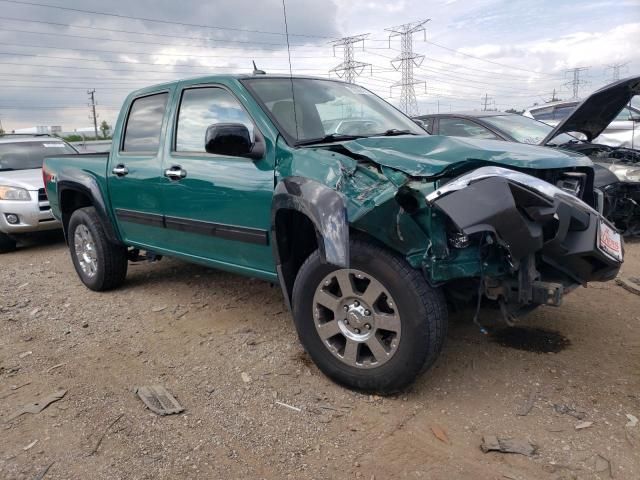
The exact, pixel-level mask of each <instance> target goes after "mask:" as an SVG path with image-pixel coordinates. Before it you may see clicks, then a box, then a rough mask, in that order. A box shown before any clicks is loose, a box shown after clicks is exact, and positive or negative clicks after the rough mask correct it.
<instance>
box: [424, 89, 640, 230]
mask: <svg viewBox="0 0 640 480" xmlns="http://www.w3.org/2000/svg"><path fill="white" fill-rule="evenodd" d="M638 93H640V77H632V78H628V79H625V80H621V81H619V82H616V83H613V84H611V85H608V86H606V87H603V88H601V89H600V90H598V91H596V92H595V93H593V94H592V95H591V96H589V97H588V98H587V99H585V100H584V101H583V102H582V103H579V104H578V105H577V106H574V107H572V109H573V111H572V113H571V114H570V115H568V116H566V117H565V118H564V119H563V120H562V121H560V123H558V124H557V125H556V126H555V127H552V126H550V125H547V124H546V123H543V122H541V121H538V120H534V119H533V118H529V117H526V116H523V115H518V114H512V113H505V112H491V111H476V112H457V113H441V114H440V113H439V114H430V115H422V116H419V117H417V119H418V120H420V121H421V122H422V123H423V124H424V128H425V129H426V130H427V132H429V133H431V134H433V135H444V136H451V137H470V138H483V139H492V140H504V141H507V142H518V143H527V144H533V145H542V146H547V147H555V148H562V149H566V150H572V151H574V152H578V153H582V154H584V155H587V156H589V157H590V158H591V160H592V161H593V162H594V169H595V178H594V186H595V188H596V193H597V195H598V196H599V197H600V201H599V208H600V210H601V213H603V214H604V215H605V216H606V217H607V218H609V219H610V220H611V221H612V222H614V223H615V225H616V226H617V227H618V228H619V229H620V230H621V231H622V232H623V233H624V234H626V235H640V150H638V149H633V148H626V147H612V146H610V145H603V144H599V143H595V142H593V143H592V141H593V139H595V138H597V137H599V136H600V135H601V134H602V132H603V131H604V130H605V129H606V128H607V126H608V125H610V124H611V123H612V121H614V120H615V119H616V118H617V117H618V116H619V115H620V112H621V111H623V110H624V109H627V108H628V107H627V105H628V104H629V102H630V100H631V98H633V97H634V96H635V95H637V94H638ZM638 130H640V124H638ZM565 187H570V186H569V185H565Z"/></svg>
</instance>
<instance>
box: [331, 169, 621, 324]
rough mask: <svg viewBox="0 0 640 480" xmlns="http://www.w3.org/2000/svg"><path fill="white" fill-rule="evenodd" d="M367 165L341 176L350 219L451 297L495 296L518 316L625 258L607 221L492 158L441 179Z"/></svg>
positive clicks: (556, 300) (608, 272)
mask: <svg viewBox="0 0 640 480" xmlns="http://www.w3.org/2000/svg"><path fill="white" fill-rule="evenodd" d="M372 170H376V168H374V167H372V168H371V169H370V170H369V171H372ZM362 172H363V169H361V168H358V169H357V171H353V172H352V173H351V174H350V175H345V176H343V177H342V179H343V180H342V183H341V185H340V190H341V191H342V192H343V193H344V194H345V195H346V197H347V198H349V199H350V200H351V201H350V206H351V207H350V208H349V210H350V211H349V218H350V220H351V221H352V222H353V223H352V225H353V226H354V227H355V228H356V229H357V230H362V231H365V232H367V233H369V234H371V235H373V236H375V237H376V238H377V239H378V240H380V241H382V242H383V243H385V244H387V245H389V246H391V247H392V248H394V249H395V250H397V251H399V252H401V253H403V254H404V255H405V256H406V258H407V260H408V261H409V263H410V264H412V265H413V266H414V267H415V268H420V269H422V270H423V272H424V275H425V278H426V279H427V280H428V281H429V283H431V284H432V285H434V286H442V287H443V288H444V290H445V291H446V293H447V295H448V297H449V299H450V300H451V301H452V302H453V303H454V304H460V303H468V302H471V301H473V300H474V299H478V298H483V297H484V298H488V299H490V300H494V301H496V302H497V303H498V304H499V305H500V307H501V310H502V312H503V314H504V317H505V320H507V321H511V320H512V319H514V318H515V317H517V316H519V315H521V314H523V313H526V312H527V311H529V310H531V309H532V308H535V307H536V306H539V305H552V306H559V305H560V304H561V303H562V300H563V297H564V295H565V294H566V293H568V292H569V291H571V290H573V289H574V288H576V287H577V286H580V285H586V284H587V283H588V282H592V281H598V282H601V281H607V280H611V279H613V278H614V277H615V276H616V274H617V272H618V270H619V268H620V266H621V263H622V255H623V251H622V249H623V245H622V240H621V239H620V236H619V234H618V233H617V232H616V231H615V229H614V228H613V227H612V226H611V225H610V224H609V223H608V221H607V220H605V219H604V218H603V217H602V215H600V214H599V213H598V212H597V211H596V210H594V209H593V208H592V207H590V206H589V205H587V204H586V203H585V202H583V201H582V200H580V199H579V198H577V197H576V196H574V195H572V194H571V193H569V191H567V190H566V189H561V188H559V187H557V186H555V185H553V184H551V183H548V182H547V181H545V180H542V179H540V178H536V177H534V176H531V175H528V174H525V173H522V172H519V171H516V170H511V169H507V168H503V167H497V166H486V167H480V168H476V169H475V170H472V171H468V172H467V173H465V174H462V175H460V176H458V177H457V178H455V179H453V180H451V181H449V182H448V183H445V184H444V185H441V186H440V187H439V188H435V189H434V186H435V185H436V184H434V183H433V182H431V181H429V180H428V179H418V178H415V177H414V178H407V177H406V176H405V175H403V174H401V173H399V172H397V171H394V170H393V169H389V168H386V167H382V169H381V173H384V177H385V178H386V180H387V181H386V182H380V181H369V182H367V179H371V178H374V176H373V175H370V174H369V175H365V174H363V173H362ZM539 173H540V174H541V175H542V176H543V177H544V175H543V172H539ZM378 178H380V177H378ZM559 185H560V184H559Z"/></svg>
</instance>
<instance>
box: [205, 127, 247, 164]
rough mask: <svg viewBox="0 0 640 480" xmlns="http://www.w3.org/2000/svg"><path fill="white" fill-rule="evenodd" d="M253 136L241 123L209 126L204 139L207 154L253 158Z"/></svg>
mask: <svg viewBox="0 0 640 480" xmlns="http://www.w3.org/2000/svg"><path fill="white" fill-rule="evenodd" d="M252 147H253V145H252V144H251V135H250V134H249V129H248V128H247V127H246V125H243V124H241V123H214V124H213V125H209V127H208V128H207V133H206V134H205V137H204V149H205V151H206V152H207V153H214V154H217V155H229V156H232V157H253V155H252V153H253V152H252Z"/></svg>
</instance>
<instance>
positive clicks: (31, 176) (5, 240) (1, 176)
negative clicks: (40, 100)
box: [0, 134, 77, 253]
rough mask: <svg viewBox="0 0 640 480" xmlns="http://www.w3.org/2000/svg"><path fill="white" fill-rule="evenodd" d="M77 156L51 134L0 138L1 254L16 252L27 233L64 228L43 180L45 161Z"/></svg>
mask: <svg viewBox="0 0 640 480" xmlns="http://www.w3.org/2000/svg"><path fill="white" fill-rule="evenodd" d="M70 153H77V152H76V150H75V149H74V148H73V147H72V146H71V145H69V144H68V143H66V142H64V141H63V140H61V139H59V138H57V137H52V136H50V135H31V134H28V135H19V134H7V135H0V253H7V252H11V251H13V250H15V248H16V244H17V240H18V239H19V238H20V237H21V236H22V235H24V234H27V233H33V232H41V231H45V230H55V229H60V228H61V227H62V225H61V224H60V222H58V221H57V220H56V219H55V218H54V216H53V214H52V213H51V209H50V207H49V201H48V199H47V194H46V193H45V190H44V183H43V181H42V161H43V160H44V157H45V156H47V155H51V154H70Z"/></svg>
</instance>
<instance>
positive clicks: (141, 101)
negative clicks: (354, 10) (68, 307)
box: [43, 74, 623, 393]
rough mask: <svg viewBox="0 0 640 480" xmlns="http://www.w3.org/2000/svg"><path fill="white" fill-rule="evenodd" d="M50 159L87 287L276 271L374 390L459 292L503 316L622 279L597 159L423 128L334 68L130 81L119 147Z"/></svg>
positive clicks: (423, 360)
mask: <svg viewBox="0 0 640 480" xmlns="http://www.w3.org/2000/svg"><path fill="white" fill-rule="evenodd" d="M43 175H44V178H45V183H46V188H47V192H48V195H49V199H50V202H51V208H52V210H53V212H54V215H55V216H56V217H57V218H58V219H59V220H60V221H61V222H62V225H63V228H64V231H65V235H66V238H67V242H68V245H69V250H70V253H71V259H72V261H73V264H74V266H75V269H76V271H77V273H78V275H79V277H80V279H81V281H82V282H83V283H84V284H85V285H86V286H87V287H88V288H90V289H92V290H107V289H112V288H115V287H118V286H119V285H121V284H122V283H123V282H124V281H125V276H126V272H127V265H128V261H130V260H135V259H139V258H141V257H145V256H146V257H148V258H153V259H157V258H159V257H161V256H163V255H164V256H174V257H179V258H182V259H184V260H188V261H192V262H197V263H201V264H204V265H208V266H210V267H214V268H219V269H223V270H228V271H231V272H236V273H238V274H242V275H246V276H249V277H257V278H261V279H264V280H267V281H270V282H274V283H279V284H280V286H281V288H282V292H283V295H284V300H285V302H286V303H287V305H288V306H289V308H290V309H291V311H292V315H293V319H294V323H295V326H296V328H297V331H298V335H299V338H300V340H301V342H302V344H303V346H304V347H305V348H306V350H307V351H308V352H309V354H310V356H311V357H312V359H313V360H314V361H315V362H316V364H317V365H318V366H319V368H320V369H321V370H322V371H323V372H324V373H325V374H327V375H328V376H329V377H330V378H332V379H334V380H335V381H337V382H339V383H341V384H343V385H346V386H349V387H351V388H356V389H360V390H364V391H372V392H380V393H389V392H393V391H397V390H399V389H401V388H403V387H404V386H406V385H408V384H409V383H411V382H412V381H413V380H414V379H415V378H416V376H417V375H418V374H419V373H420V372H421V371H423V370H425V369H426V368H427V367H429V366H430V365H431V364H432V363H433V362H434V361H435V359H436V358H437V356H438V354H439V352H440V350H441V348H442V346H443V343H444V341H445V337H446V331H447V310H448V308H449V306H451V305H456V304H460V303H462V302H469V303H470V304H472V305H477V306H478V308H479V307H480V302H481V301H485V302H491V303H494V304H496V305H499V307H500V311H501V314H502V315H503V317H504V319H505V320H506V321H507V322H512V321H513V320H514V319H515V318H517V317H518V316H519V315H521V314H523V313H525V312H527V311H529V310H531V309H533V308H535V307H537V306H540V305H552V306H559V305H560V304H561V302H562V299H563V296H564V295H565V294H566V293H568V292H569V291H570V290H571V289H573V288H575V287H576V286H579V285H586V284H587V283H588V282H592V281H606V280H610V279H612V278H614V277H615V275H616V274H617V272H618V270H619V268H620V265H621V263H622V257H623V244H622V240H621V238H620V235H619V234H618V232H617V231H616V230H615V229H614V228H613V227H612V225H611V224H610V223H609V222H608V221H607V220H606V219H604V218H603V217H602V216H601V215H600V214H599V213H598V212H597V211H596V210H594V208H593V205H594V198H593V197H594V195H593V176H594V174H593V168H592V163H591V161H590V160H589V159H588V158H587V157H585V156H582V155H580V154H576V153H572V152H565V151H561V150H557V149H556V150H554V149H550V148H546V147H539V146H531V145H524V144H515V143H506V142H500V141H492V140H477V139H468V138H464V139H463V138H451V137H440V136H431V135H428V134H427V133H426V132H425V131H424V130H423V129H422V128H420V127H419V126H418V125H417V124H416V123H414V122H413V121H412V120H411V119H409V118H408V117H406V116H405V115H404V114H402V113H401V112H400V111H398V110H397V109H395V108H394V107H393V106H391V105H390V104H388V103H387V102H385V101H384V100H382V99H380V98H379V97H377V96H376V95H374V94H372V93H371V92H370V91H368V90H366V89H364V88H362V87H359V86H356V85H353V84H348V83H342V82H338V81H333V80H326V79H317V78H308V77H288V76H271V75H261V74H254V75H247V76H211V77H206V78H198V79H190V80H183V81H177V82H173V83H166V84H163V85H158V86H154V87H150V88H146V89H143V90H140V91H136V92H134V93H132V94H131V95H130V96H129V97H128V98H127V100H126V101H125V103H124V106H123V108H122V111H121V112H120V115H119V118H118V121H117V124H116V127H115V132H114V140H113V147H112V150H111V152H110V153H105V154H78V155H64V156H55V157H49V158H47V159H46V160H45V163H44V171H43ZM144 252H146V253H144Z"/></svg>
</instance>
